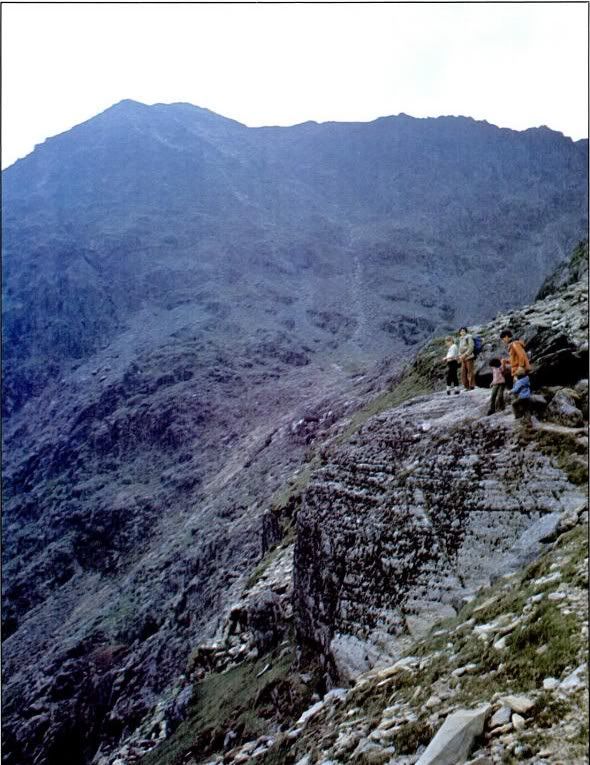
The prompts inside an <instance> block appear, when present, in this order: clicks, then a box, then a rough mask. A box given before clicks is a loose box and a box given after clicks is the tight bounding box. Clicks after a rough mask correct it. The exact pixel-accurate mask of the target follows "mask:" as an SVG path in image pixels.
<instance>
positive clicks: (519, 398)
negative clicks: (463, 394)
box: [444, 327, 531, 417]
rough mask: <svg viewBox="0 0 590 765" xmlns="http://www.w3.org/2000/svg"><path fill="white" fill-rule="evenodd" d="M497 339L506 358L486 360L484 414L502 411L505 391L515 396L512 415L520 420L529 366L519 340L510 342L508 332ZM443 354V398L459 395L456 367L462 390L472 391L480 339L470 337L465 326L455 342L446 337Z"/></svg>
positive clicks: (526, 407)
mask: <svg viewBox="0 0 590 765" xmlns="http://www.w3.org/2000/svg"><path fill="white" fill-rule="evenodd" d="M500 339H501V340H502V342H503V343H504V345H505V346H506V349H507V350H508V358H503V359H499V358H493V359H490V362H489V364H490V368H491V370H492V383H491V389H492V396H491V399H490V406H489V409H488V412H487V414H488V415H491V414H494V412H496V411H501V410H502V409H504V405H505V402H504V393H505V391H506V389H507V388H509V389H510V390H511V393H512V395H513V396H514V397H515V398H514V402H513V405H512V406H513V409H514V414H515V416H516V417H522V416H523V415H525V414H528V412H529V404H530V397H531V384H530V380H529V376H528V373H529V372H530V369H531V365H530V362H529V358H528V356H527V353H526V351H525V349H524V345H523V343H522V341H521V340H516V339H514V336H513V334H512V332H511V331H510V330H509V329H504V330H502V332H501V333H500ZM446 344H447V355H446V356H445V358H444V361H445V363H446V365H447V376H446V383H447V395H448V396H450V395H451V393H453V394H455V395H458V393H459V390H460V388H459V374H458V373H459V368H460V369H461V384H462V385H463V388H464V389H465V390H466V391H470V390H473V389H474V388H475V358H476V356H477V355H478V353H479V352H480V350H481V347H482V340H481V338H480V337H473V335H472V334H471V333H470V332H469V330H468V329H467V327H461V328H460V329H459V338H458V340H457V339H456V338H454V337H451V336H449V337H447V338H446Z"/></svg>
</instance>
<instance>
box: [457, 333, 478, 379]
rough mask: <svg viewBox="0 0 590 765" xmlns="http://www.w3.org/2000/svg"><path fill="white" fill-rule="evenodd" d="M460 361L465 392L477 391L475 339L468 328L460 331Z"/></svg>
mask: <svg viewBox="0 0 590 765" xmlns="http://www.w3.org/2000/svg"><path fill="white" fill-rule="evenodd" d="M459 337H460V338H461V339H460V340H459V361H460V363H461V382H462V383H463V387H464V388H465V390H474V389H475V348H474V344H473V338H472V337H471V335H470V334H469V330H468V329H467V327H461V329H460V330H459Z"/></svg>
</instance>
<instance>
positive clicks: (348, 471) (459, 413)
mask: <svg viewBox="0 0 590 765" xmlns="http://www.w3.org/2000/svg"><path fill="white" fill-rule="evenodd" d="M487 398H488V394H487V392H484V391H477V390H476V391H472V392H470V393H463V394H461V396H460V397H459V399H456V398H455V397H448V396H446V395H445V394H444V393H439V394H434V395H431V396H424V397H421V398H418V399H416V400H413V401H411V402H409V403H407V404H405V405H403V406H401V407H399V408H398V409H396V410H394V411H392V412H388V413H386V414H382V415H378V416H376V417H374V418H372V419H371V420H369V421H368V422H367V423H366V425H364V426H363V427H362V428H361V430H360V431H359V433H358V434H357V435H356V436H355V437H354V438H353V439H352V440H351V441H350V442H349V443H347V444H346V445H344V446H342V447H340V448H338V449H334V450H333V452H332V453H331V454H330V458H329V461H328V462H327V464H326V465H324V466H323V467H322V468H321V469H320V470H318V471H317V473H316V474H315V475H314V477H313V480H312V482H311V484H310V486H309V488H308V489H307V491H306V492H305V495H304V499H303V505H302V509H301V511H300V512H299V515H298V519H297V544H296V548H295V573H294V576H295V580H294V581H295V593H294V604H295V612H296V620H297V621H296V624H297V630H298V638H299V639H300V641H301V642H302V643H303V644H304V645H308V646H309V647H310V648H311V649H312V650H319V651H320V652H321V653H322V655H323V656H324V657H325V661H326V670H327V672H328V673H329V675H330V676H331V679H332V682H337V681H339V680H340V681H341V680H342V679H344V680H346V681H350V680H351V679H352V678H354V676H355V675H356V674H358V673H359V672H361V671H366V670H367V669H369V668H370V667H371V666H375V665H379V664H383V663H384V662H387V661H390V660H391V659H392V658H394V657H395V656H396V655H397V654H398V653H399V650H400V643H399V637H402V638H403V637H404V636H406V635H407V634H408V633H409V634H410V635H413V636H417V635H420V634H422V633H423V631H424V630H425V629H427V628H428V627H429V626H430V625H431V624H432V623H433V621H434V620H436V619H437V618H442V617H444V616H452V615H454V614H455V613H456V610H457V609H458V608H459V607H460V606H461V605H462V603H463V602H464V599H465V598H468V597H469V596H470V595H471V594H472V593H473V591H475V590H476V589H477V588H478V587H480V586H482V585H483V584H485V583H487V582H489V581H490V579H491V578H492V577H494V576H497V575H498V573H499V572H507V571H509V570H511V569H513V568H515V567H517V566H519V565H522V564H523V563H524V562H525V561H526V560H527V559H530V558H531V557H533V556H534V555H536V554H538V552H539V549H540V540H541V539H542V538H543V537H544V536H546V535H547V534H549V533H550V532H551V530H552V528H553V527H554V525H555V523H556V522H557V519H558V517H559V514H560V513H562V512H563V511H565V510H568V509H572V508H574V507H576V506H577V505H579V504H580V502H581V501H582V500H583V495H582V493H581V492H580V490H579V489H577V488H576V487H575V486H572V484H570V482H569V481H568V478H567V476H566V475H565V474H564V473H563V472H562V471H561V470H559V469H558V468H556V467H555V466H554V465H553V464H552V462H551V460H550V459H549V458H548V457H546V456H545V455H544V454H542V453H541V451H540V450H539V449H538V448H537V447H536V446H535V445H534V444H529V445H528V446H526V447H525V446H523V445H522V444H520V443H519V441H518V437H517V433H516V432H515V429H514V420H513V415H512V413H511V411H510V412H506V413H504V414H502V415H499V416H497V417H495V418H494V419H491V418H485V411H486V405H487Z"/></svg>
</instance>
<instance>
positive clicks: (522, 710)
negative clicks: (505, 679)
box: [500, 695, 535, 714]
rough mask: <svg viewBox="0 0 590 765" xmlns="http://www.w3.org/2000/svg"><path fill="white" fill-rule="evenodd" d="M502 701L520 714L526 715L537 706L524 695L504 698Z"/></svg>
mask: <svg viewBox="0 0 590 765" xmlns="http://www.w3.org/2000/svg"><path fill="white" fill-rule="evenodd" d="M500 701H501V702H502V703H503V704H505V705H506V706H508V707H510V709H511V710H512V711H513V712H517V713H518V714H526V713H527V712H530V710H531V709H532V708H533V707H534V706H535V702H534V701H533V700H532V699H529V697H528V696H522V695H510V696H502V698H501V699H500Z"/></svg>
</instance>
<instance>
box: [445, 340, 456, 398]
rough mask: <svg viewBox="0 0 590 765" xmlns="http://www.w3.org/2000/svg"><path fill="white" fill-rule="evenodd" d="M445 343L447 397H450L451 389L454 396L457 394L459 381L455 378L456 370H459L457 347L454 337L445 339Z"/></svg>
mask: <svg viewBox="0 0 590 765" xmlns="http://www.w3.org/2000/svg"><path fill="white" fill-rule="evenodd" d="M445 342H446V344H447V355H446V356H445V358H444V361H445V363H446V365H447V396H450V395H451V387H453V388H454V389H455V390H454V391H453V392H454V393H455V395H458V394H459V379H458V377H457V370H458V368H459V346H458V345H457V343H456V342H455V338H454V337H450V336H449V337H446V338H445Z"/></svg>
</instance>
